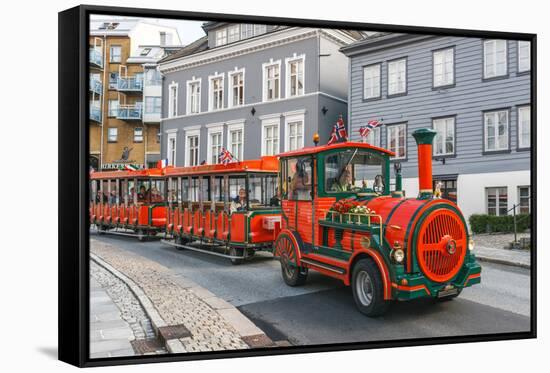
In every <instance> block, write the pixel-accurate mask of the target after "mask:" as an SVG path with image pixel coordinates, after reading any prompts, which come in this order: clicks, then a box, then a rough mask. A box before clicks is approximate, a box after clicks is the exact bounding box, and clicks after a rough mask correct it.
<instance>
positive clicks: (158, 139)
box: [157, 129, 162, 143]
mask: <svg viewBox="0 0 550 373" xmlns="http://www.w3.org/2000/svg"><path fill="white" fill-rule="evenodd" d="M161 136H162V133H161V132H160V129H159V130H158V132H157V143H160V138H161Z"/></svg>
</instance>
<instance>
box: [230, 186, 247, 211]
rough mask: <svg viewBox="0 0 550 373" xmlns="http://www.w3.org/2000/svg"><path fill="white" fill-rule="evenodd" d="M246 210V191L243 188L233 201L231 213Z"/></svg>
mask: <svg viewBox="0 0 550 373" xmlns="http://www.w3.org/2000/svg"><path fill="white" fill-rule="evenodd" d="M244 210H246V190H245V189H244V188H241V189H239V195H238V196H237V197H235V198H234V199H233V200H232V201H231V206H230V211H231V213H234V212H235V211H244Z"/></svg>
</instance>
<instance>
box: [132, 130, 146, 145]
mask: <svg viewBox="0 0 550 373" xmlns="http://www.w3.org/2000/svg"><path fill="white" fill-rule="evenodd" d="M138 130H141V140H136V133H137V132H138ZM144 138H145V133H144V128H143V127H134V142H137V143H142V142H143V139H144Z"/></svg>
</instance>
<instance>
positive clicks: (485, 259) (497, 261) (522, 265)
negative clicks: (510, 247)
mask: <svg viewBox="0 0 550 373" xmlns="http://www.w3.org/2000/svg"><path fill="white" fill-rule="evenodd" d="M474 255H475V257H476V259H477V260H479V261H481V262H487V263H495V264H503V265H508V266H512V267H520V268H526V269H531V264H527V263H521V262H514V261H511V260H506V259H498V258H492V257H489V256H480V255H478V254H474Z"/></svg>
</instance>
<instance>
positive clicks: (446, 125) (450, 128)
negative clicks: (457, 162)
mask: <svg viewBox="0 0 550 373" xmlns="http://www.w3.org/2000/svg"><path fill="white" fill-rule="evenodd" d="M433 128H434V130H435V131H436V132H437V134H436V135H435V140H434V147H433V153H434V155H436V156H437V155H452V154H454V153H455V118H454V117H450V118H439V119H434V120H433Z"/></svg>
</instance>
